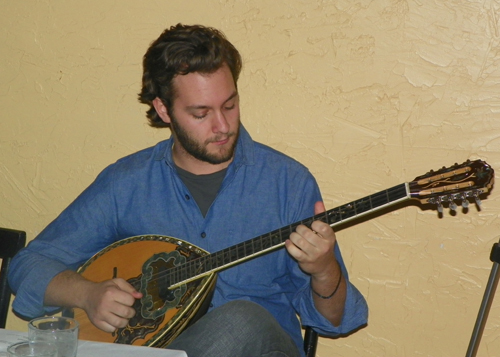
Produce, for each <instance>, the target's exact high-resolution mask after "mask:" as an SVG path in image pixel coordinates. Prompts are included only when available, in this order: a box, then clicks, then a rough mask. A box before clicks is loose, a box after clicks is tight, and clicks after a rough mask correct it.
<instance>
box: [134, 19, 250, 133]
mask: <svg viewBox="0 0 500 357" xmlns="http://www.w3.org/2000/svg"><path fill="white" fill-rule="evenodd" d="M223 65H227V66H228V67H229V70H230V71H231V73H232V75H233V80H234V83H235V86H236V84H237V81H238V77H239V75H240V72H241V67H242V61H241V56H240V54H239V52H238V50H236V48H235V47H234V46H233V45H232V44H231V43H230V42H229V41H228V40H227V39H226V37H225V36H224V34H223V33H222V32H220V31H219V30H217V29H214V28H211V27H205V26H201V25H182V24H177V25H175V26H172V27H170V28H169V29H166V30H165V31H164V32H163V33H162V34H161V35H160V37H158V39H157V40H156V41H154V42H153V43H152V44H151V46H150V47H149V49H148V50H147V52H146V54H145V55H144V58H143V75H142V90H141V92H140V93H139V101H140V102H141V103H144V104H148V105H149V109H148V110H147V117H148V119H149V125H151V126H153V127H167V126H169V124H167V123H165V122H164V121H162V120H161V118H160V117H159V116H158V114H157V113H156V110H155V108H154V106H153V100H154V99H155V98H160V99H161V100H162V102H163V104H164V105H165V107H166V108H167V110H170V108H171V106H172V103H173V100H174V98H175V95H176V93H175V88H174V86H173V79H174V77H175V76H177V75H185V74H188V73H192V72H199V73H213V72H215V71H217V70H218V69H219V68H221V67H222V66H223ZM236 87H237V86H236Z"/></svg>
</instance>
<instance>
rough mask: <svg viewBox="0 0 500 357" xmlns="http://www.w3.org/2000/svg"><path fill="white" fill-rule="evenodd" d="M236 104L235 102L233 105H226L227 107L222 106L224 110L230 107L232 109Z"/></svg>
mask: <svg viewBox="0 0 500 357" xmlns="http://www.w3.org/2000/svg"><path fill="white" fill-rule="evenodd" d="M235 106H236V104H233V105H230V106H227V107H224V109H226V110H231V109H234V107H235Z"/></svg>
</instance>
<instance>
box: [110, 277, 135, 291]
mask: <svg viewBox="0 0 500 357" xmlns="http://www.w3.org/2000/svg"><path fill="white" fill-rule="evenodd" d="M113 282H114V283H115V284H116V285H118V287H119V288H120V289H121V290H123V291H125V292H127V293H129V294H134V293H139V292H138V291H137V290H136V288H134V287H133V286H132V285H131V284H130V283H129V282H128V281H126V280H125V279H122V278H116V279H113ZM139 294H140V293H139Z"/></svg>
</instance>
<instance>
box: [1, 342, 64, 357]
mask: <svg viewBox="0 0 500 357" xmlns="http://www.w3.org/2000/svg"><path fill="white" fill-rule="evenodd" d="M7 356H9V357H57V347H56V345H55V344H53V343H49V342H43V341H37V342H28V341H24V342H18V343H15V344H13V345H10V346H9V347H7Z"/></svg>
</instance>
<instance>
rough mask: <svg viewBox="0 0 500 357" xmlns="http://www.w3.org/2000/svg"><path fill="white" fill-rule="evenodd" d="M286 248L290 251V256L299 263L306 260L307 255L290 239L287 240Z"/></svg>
mask: <svg viewBox="0 0 500 357" xmlns="http://www.w3.org/2000/svg"><path fill="white" fill-rule="evenodd" d="M285 248H286V250H287V251H288V254H290V255H291V256H292V257H293V258H294V259H296V260H297V261H299V262H300V261H302V260H303V259H304V257H305V253H304V252H303V251H302V250H301V249H299V248H298V247H297V246H296V245H295V243H293V242H292V241H291V240H290V239H287V240H286V241H285Z"/></svg>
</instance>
